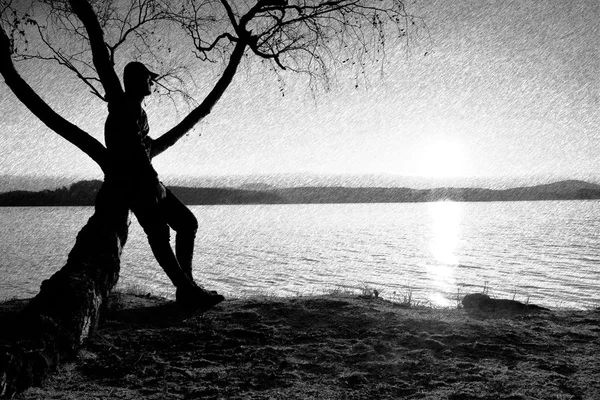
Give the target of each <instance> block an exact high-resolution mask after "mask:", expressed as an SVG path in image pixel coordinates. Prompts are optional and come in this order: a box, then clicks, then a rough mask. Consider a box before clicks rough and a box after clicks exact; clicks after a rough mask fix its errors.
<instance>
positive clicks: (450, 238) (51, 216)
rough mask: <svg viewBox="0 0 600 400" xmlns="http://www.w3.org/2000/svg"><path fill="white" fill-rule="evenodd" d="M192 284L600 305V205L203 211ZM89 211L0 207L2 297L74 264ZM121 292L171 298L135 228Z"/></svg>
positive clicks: (198, 210)
mask: <svg viewBox="0 0 600 400" xmlns="http://www.w3.org/2000/svg"><path fill="white" fill-rule="evenodd" d="M192 210H193V212H194V213H195V215H196V216H197V217H198V221H199V223H200V230H199V232H198V237H197V240H196V257H195V261H194V275H195V277H196V278H197V280H198V281H200V282H201V283H203V284H204V285H205V286H207V287H209V288H211V289H216V290H218V291H220V292H223V293H225V294H228V295H230V296H239V295H251V294H257V293H258V294H272V295H297V294H318V293H323V292H330V291H332V290H337V289H340V290H355V291H360V290H361V289H362V288H363V287H369V288H376V289H378V290H379V291H380V292H381V295H382V296H383V297H387V298H396V299H397V300H401V299H402V298H403V297H404V296H407V295H409V294H411V295H412V298H413V300H417V301H420V302H423V303H425V302H430V303H433V304H437V305H454V304H456V298H457V296H458V295H464V294H465V293H469V292H477V291H481V290H482V289H483V288H484V286H486V287H487V288H488V289H489V293H490V294H491V295H492V296H497V297H503V298H515V299H516V300H521V301H527V300H529V301H530V302H533V303H536V304H542V305H548V306H561V307H577V308H581V307H591V306H600V263H599V262H600V240H599V239H600V238H599V234H600V202H598V201H568V202H561V201H555V202H512V203H500V202H496V203H452V202H438V203H420V204H349V205H339V204H328V205H266V206H255V205H248V206H194V207H192ZM92 211H93V210H92V208H88V207H57V208H52V207H39V208H38V207H31V208H0V221H1V223H2V226H3V227H4V229H3V231H2V232H1V233H0V235H1V239H2V240H0V254H2V258H1V259H0V298H5V297H14V296H17V297H28V296H32V295H34V294H35V293H36V292H37V290H38V289H39V285H40V284H41V282H42V280H44V279H46V278H48V277H49V276H50V275H51V274H52V273H53V272H55V271H56V270H58V269H59V268H60V267H62V265H64V263H65V262H66V258H67V255H68V251H69V250H70V248H71V247H72V246H73V243H74V241H75V236H76V234H77V232H78V231H79V229H80V228H81V227H82V226H83V225H84V224H85V222H86V221H87V219H88V218H89V217H90V216H91V214H92ZM119 284H120V285H122V286H129V285H135V286H141V287H143V288H145V289H147V290H148V291H153V292H154V293H161V294H166V295H173V292H174V290H173V288H172V286H171V285H170V282H169V281H168V280H167V278H166V276H165V275H164V273H163V271H162V269H161V268H160V267H159V266H158V264H157V263H156V261H154V259H153V256H152V253H151V251H150V248H149V246H148V244H147V242H146V239H145V236H144V234H143V231H142V230H141V228H140V227H139V225H138V224H137V221H135V218H132V227H131V231H130V239H129V241H128V244H127V246H126V248H125V253H124V256H123V262H122V272H121V280H120V283H119Z"/></svg>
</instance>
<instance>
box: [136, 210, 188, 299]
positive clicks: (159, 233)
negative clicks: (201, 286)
mask: <svg viewBox="0 0 600 400" xmlns="http://www.w3.org/2000/svg"><path fill="white" fill-rule="evenodd" d="M131 210H132V211H133V213H134V214H135V216H136V218H137V220H138V222H139V223H140V225H141V226H142V228H143V229H144V232H145V233H146V236H147V237H148V243H149V244H150V248H151V249H152V253H153V254H154V257H155V258H156V261H158V264H159V265H160V266H161V268H162V269H163V270H164V271H165V273H166V274H167V276H168V277H169V279H170V280H171V282H173V285H175V287H178V288H179V287H191V286H193V282H192V281H191V280H190V279H189V278H188V277H187V276H186V274H185V273H184V272H183V270H182V269H181V266H180V265H179V261H178V260H177V258H176V257H175V254H173V249H172V248H171V244H170V241H169V239H170V232H169V226H168V225H167V222H166V221H165V220H164V218H163V217H162V215H161V212H160V208H159V207H158V203H156V202H155V201H153V200H152V199H150V200H149V201H144V200H143V199H135V201H133V202H132V204H131Z"/></svg>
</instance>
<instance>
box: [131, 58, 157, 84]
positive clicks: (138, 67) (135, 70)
mask: <svg viewBox="0 0 600 400" xmlns="http://www.w3.org/2000/svg"><path fill="white" fill-rule="evenodd" d="M140 75H143V76H149V77H150V78H151V79H152V80H153V81H154V80H156V78H158V74H157V73H154V72H152V71H150V70H149V69H148V68H147V67H146V66H145V65H144V64H142V63H141V62H139V61H132V62H130V63H129V64H127V65H126V66H125V69H124V70H123V80H124V81H127V80H129V79H130V78H133V77H134V76H140Z"/></svg>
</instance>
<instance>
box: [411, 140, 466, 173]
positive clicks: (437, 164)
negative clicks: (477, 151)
mask: <svg viewBox="0 0 600 400" xmlns="http://www.w3.org/2000/svg"><path fill="white" fill-rule="evenodd" d="M417 165H418V172H419V175H420V176H426V177H432V178H456V177H464V176H467V175H468V174H469V159H468V153H467V151H466V149H465V148H464V146H462V145H461V144H460V143H459V142H456V141H452V140H449V139H438V140H435V141H429V142H427V143H426V144H423V147H422V148H421V151H420V154H419V157H418V159H417Z"/></svg>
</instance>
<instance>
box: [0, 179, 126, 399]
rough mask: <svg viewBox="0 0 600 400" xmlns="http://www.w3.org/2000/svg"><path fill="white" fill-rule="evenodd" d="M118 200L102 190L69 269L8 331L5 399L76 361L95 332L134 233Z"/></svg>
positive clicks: (1, 378)
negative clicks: (81, 349) (82, 346)
mask: <svg viewBox="0 0 600 400" xmlns="http://www.w3.org/2000/svg"><path fill="white" fill-rule="evenodd" d="M115 199H118V193H116V192H115V191H113V190H112V189H111V188H110V187H109V185H107V184H106V183H105V184H103V185H102V188H101V189H100V192H99V193H98V196H97V198H96V207H95V211H94V214H93V215H92V217H91V218H90V219H89V220H88V222H87V224H86V225H85V226H84V227H83V228H82V229H81V231H80V232H79V234H78V235H77V240H76V242H75V245H74V247H73V249H72V250H71V253H70V254H69V257H68V260H67V263H66V265H65V266H64V267H63V268H62V269H61V270H59V271H58V272H56V273H55V274H54V275H52V277H50V278H49V279H47V280H45V281H44V282H43V283H42V285H41V290H40V292H39V293H38V294H37V295H36V296H35V297H34V298H33V299H32V300H31V301H30V302H29V304H28V305H27V306H26V307H25V309H24V310H23V311H22V312H21V313H20V314H19V315H18V316H17V318H16V320H15V321H14V323H13V324H12V326H5V327H4V329H3V331H4V332H3V336H4V338H3V340H2V342H3V343H2V347H1V348H0V397H6V398H11V396H13V395H14V394H15V393H17V392H20V391H22V390H24V389H26V388H27V387H29V386H31V385H36V384H40V383H41V382H42V380H43V379H44V377H45V376H46V375H47V374H48V372H50V371H51V370H53V369H54V368H55V367H56V366H57V365H58V364H59V363H61V362H63V361H65V360H68V359H69V358H72V357H73V356H75V355H76V354H77V350H78V349H79V348H80V347H81V345H82V344H83V343H84V341H85V339H86V338H88V337H89V336H90V335H91V334H92V333H93V332H94V330H95V329H96V327H97V324H98V319H99V317H100V312H101V309H102V305H103V304H104V302H105V300H106V299H107V297H108V295H109V293H110V291H111V290H112V289H113V287H114V286H115V285H116V283H117V281H118V279H119V270H120V258H121V251H122V249H123V246H124V245H125V242H126V240H127V233H128V228H129V210H128V209H127V207H126V206H124V205H123V204H122V203H120V202H118V201H115ZM8 331H10V332H8Z"/></svg>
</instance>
